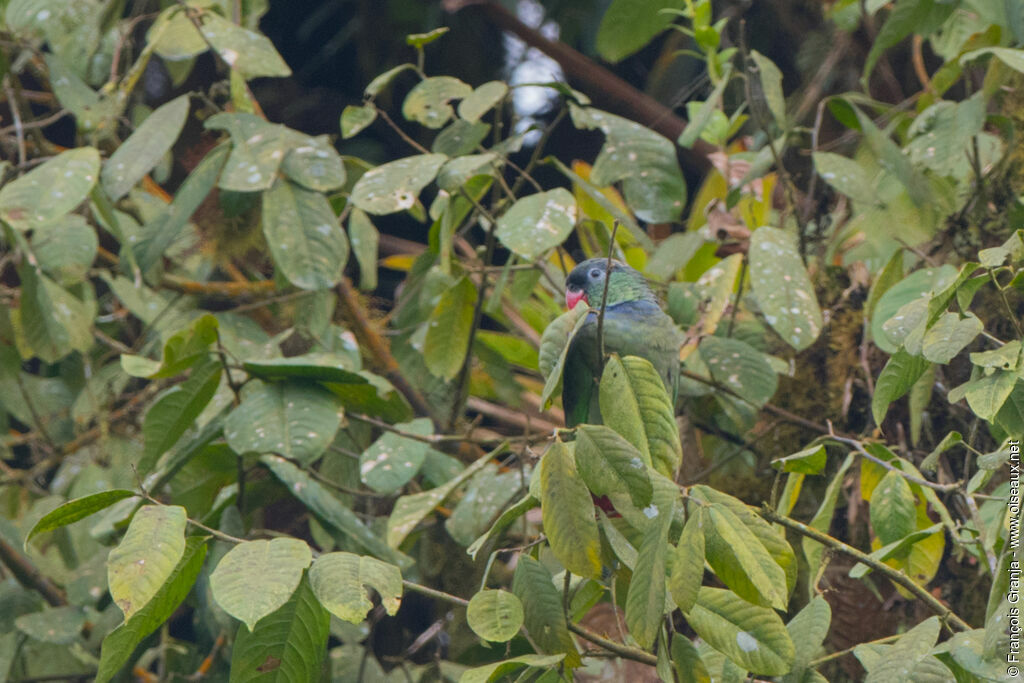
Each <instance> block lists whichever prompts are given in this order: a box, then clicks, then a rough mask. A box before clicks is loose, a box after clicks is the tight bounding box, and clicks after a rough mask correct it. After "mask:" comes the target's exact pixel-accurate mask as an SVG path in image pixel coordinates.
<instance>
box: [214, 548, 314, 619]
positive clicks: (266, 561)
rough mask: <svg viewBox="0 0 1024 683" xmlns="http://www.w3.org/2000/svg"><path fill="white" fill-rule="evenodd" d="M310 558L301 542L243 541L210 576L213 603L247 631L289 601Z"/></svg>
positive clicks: (310, 555) (222, 560)
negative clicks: (241, 623)
mask: <svg viewBox="0 0 1024 683" xmlns="http://www.w3.org/2000/svg"><path fill="white" fill-rule="evenodd" d="M312 559H313V555H312V553H311V552H310V549H309V546H308V545H306V542H305V541H300V540H299V539H296V538H274V539H271V540H269V541H265V540H259V541H246V542H245V543H239V544H238V545H236V546H235V547H234V548H232V549H231V550H229V551H228V552H227V554H226V555H225V556H224V557H223V558H221V561H220V562H218V563H217V567H216V569H214V570H213V573H211V574H210V590H211V592H212V593H213V599H214V600H216V601H217V604H218V605H220V606H221V608H223V609H224V611H225V612H227V613H228V614H230V615H231V616H233V617H234V618H236V619H238V620H239V621H241V622H243V623H244V624H245V625H246V626H247V627H249V630H250V631H252V630H253V629H254V628H255V627H256V622H257V621H259V620H260V619H262V618H263V617H265V616H267V615H268V614H270V613H272V612H274V611H275V610H277V609H278V608H280V607H281V606H282V605H284V604H285V603H286V602H288V598H290V597H291V595H292V593H294V592H295V588H296V587H297V586H298V585H299V581H300V580H301V579H302V573H303V571H305V569H306V567H308V566H309V563H310V562H311V561H312Z"/></svg>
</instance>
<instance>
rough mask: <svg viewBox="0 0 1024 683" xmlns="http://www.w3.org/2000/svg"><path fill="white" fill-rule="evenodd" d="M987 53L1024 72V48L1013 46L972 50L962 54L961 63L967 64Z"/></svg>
mask: <svg viewBox="0 0 1024 683" xmlns="http://www.w3.org/2000/svg"><path fill="white" fill-rule="evenodd" d="M985 55H992V56H993V57H995V58H996V59H998V60H999V61H1001V62H1002V63H1003V64H1005V65H1006V66H1008V67H1010V68H1011V69H1014V70H1015V71H1020V72H1021V73H1024V50H1020V49H1015V48H1012V47H983V48H981V49H979V50H971V51H970V52H965V53H964V54H963V55H961V57H960V63H961V64H967V62H973V61H974V60H975V59H978V58H979V57H984V56H985Z"/></svg>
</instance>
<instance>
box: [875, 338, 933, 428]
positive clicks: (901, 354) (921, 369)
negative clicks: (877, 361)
mask: <svg viewBox="0 0 1024 683" xmlns="http://www.w3.org/2000/svg"><path fill="white" fill-rule="evenodd" d="M930 365H931V363H930V361H928V359H926V358H922V357H920V356H911V355H910V354H909V353H907V351H906V350H904V349H900V350H899V351H897V352H896V353H895V354H893V356H892V357H891V358H890V359H889V361H888V362H887V363H886V364H885V367H884V368H882V372H881V373H880V374H879V375H878V380H877V381H876V382H875V394H874V396H872V397H871V413H872V415H873V416H874V418H875V423H876V424H882V421H883V420H884V419H885V414H886V413H887V412H888V411H889V404H891V403H892V402H893V401H895V400H896V399H898V398H900V397H901V396H903V394H905V393H907V392H908V391H910V388H911V387H913V386H914V383H915V382H917V380H918V379H919V378H920V377H921V375H923V374H924V373H925V370H927V369H928V367H929V366H930Z"/></svg>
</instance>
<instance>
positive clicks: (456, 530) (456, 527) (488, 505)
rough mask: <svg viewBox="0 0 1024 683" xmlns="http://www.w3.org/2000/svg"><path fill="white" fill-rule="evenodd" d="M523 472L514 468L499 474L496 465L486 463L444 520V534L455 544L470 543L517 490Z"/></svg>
mask: <svg viewBox="0 0 1024 683" xmlns="http://www.w3.org/2000/svg"><path fill="white" fill-rule="evenodd" d="M523 475H524V473H522V472H517V471H514V470H510V471H508V472H502V473H500V474H499V473H498V467H497V465H494V464H489V465H487V467H485V468H484V469H483V470H482V471H481V472H480V473H479V474H477V475H476V476H475V477H473V479H472V480H471V481H470V482H469V485H468V486H467V487H466V492H465V494H463V496H462V498H461V499H460V500H459V503H458V505H456V506H455V509H454V510H453V511H452V516H451V517H449V518H448V520H447V521H446V522H445V523H444V528H445V530H447V531H448V535H449V536H451V537H452V538H453V539H454V540H455V542H456V543H458V544H459V545H462V546H469V545H470V544H472V543H473V541H474V540H476V539H477V538H478V537H479V536H480V535H481V534H483V533H484V532H486V531H487V529H488V528H489V527H490V526H491V522H492V521H494V519H495V517H497V516H498V514H499V513H501V511H502V510H503V509H504V508H505V506H506V505H507V504H508V503H509V501H510V500H512V498H513V496H515V495H516V494H518V493H520V491H521V490H522V484H523Z"/></svg>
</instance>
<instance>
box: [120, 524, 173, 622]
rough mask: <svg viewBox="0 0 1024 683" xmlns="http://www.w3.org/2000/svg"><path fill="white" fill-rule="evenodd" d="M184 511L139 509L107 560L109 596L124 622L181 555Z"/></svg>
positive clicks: (146, 600)
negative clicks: (118, 609) (118, 608)
mask: <svg viewBox="0 0 1024 683" xmlns="http://www.w3.org/2000/svg"><path fill="white" fill-rule="evenodd" d="M185 523H186V522H185V508H183V507H181V506H178V505H143V506H142V507H141V508H139V509H138V511H137V512H136V513H135V516H134V517H132V521H131V524H129V525H128V532H127V533H126V534H125V535H124V538H123V539H121V543H119V544H118V546H117V547H116V548H114V549H113V550H111V551H110V555H109V556H107V582H108V584H109V585H110V596H111V597H112V598H113V599H114V602H115V603H116V604H117V606H118V607H120V608H121V611H122V612H124V618H125V621H127V620H129V619H131V618H132V615H134V614H135V613H136V612H138V611H139V610H140V609H142V608H143V607H145V606H146V605H147V604H148V603H149V601H150V600H152V599H153V596H155V595H156V594H157V592H159V590H160V588H161V587H162V586H163V585H164V584H165V583H166V582H167V580H168V579H169V578H170V576H171V574H172V573H173V572H174V568H175V567H176V566H177V565H178V562H179V561H180V560H181V558H182V556H183V555H184V553H185Z"/></svg>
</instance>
